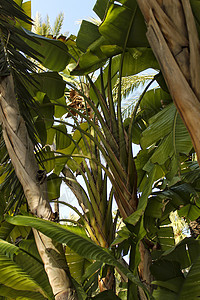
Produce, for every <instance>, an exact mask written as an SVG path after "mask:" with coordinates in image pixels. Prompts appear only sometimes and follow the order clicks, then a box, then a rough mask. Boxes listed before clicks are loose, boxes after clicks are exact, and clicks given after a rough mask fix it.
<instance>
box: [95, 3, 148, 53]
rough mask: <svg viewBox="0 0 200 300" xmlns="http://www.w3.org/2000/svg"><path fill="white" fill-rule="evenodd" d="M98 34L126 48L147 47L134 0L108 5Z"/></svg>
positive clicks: (142, 23)
mask: <svg viewBox="0 0 200 300" xmlns="http://www.w3.org/2000/svg"><path fill="white" fill-rule="evenodd" d="M117 2H118V3H117ZM120 3H121V4H120ZM99 32H100V33H101V35H102V36H104V37H105V38H106V39H108V40H109V41H111V43H112V44H116V45H118V46H122V47H123V46H124V44H125V43H126V38H127V33H129V35H128V40H127V47H129V48H133V47H148V45H149V44H148V41H147V38H146V26H145V23H144V18H143V16H142V14H141V12H140V9H139V7H138V5H137V2H136V1H135V0H133V1H115V3H114V4H112V5H110V7H109V9H108V12H107V14H106V17H105V19H104V21H103V22H102V24H101V25H100V27H99Z"/></svg>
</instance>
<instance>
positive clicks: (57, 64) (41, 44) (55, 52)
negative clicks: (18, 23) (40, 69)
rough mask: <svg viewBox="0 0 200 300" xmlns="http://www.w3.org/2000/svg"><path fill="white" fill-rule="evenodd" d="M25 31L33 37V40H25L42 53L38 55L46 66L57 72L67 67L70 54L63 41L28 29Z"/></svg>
mask: <svg viewBox="0 0 200 300" xmlns="http://www.w3.org/2000/svg"><path fill="white" fill-rule="evenodd" d="M24 31H25V32H26V34H27V35H28V37H31V38H33V41H32V40H30V39H28V38H25V42H26V43H27V44H28V45H29V46H30V47H31V48H32V49H34V50H36V51H37V52H38V53H39V54H40V55H37V57H38V59H39V61H41V63H42V64H43V66H44V67H46V68H48V69H50V70H53V71H57V72H59V71H62V70H64V69H65V67H66V65H67V64H68V63H69V61H70V56H69V54H68V48H67V46H66V45H65V44H64V43H63V42H61V41H58V40H53V39H49V38H46V37H43V36H41V35H37V34H35V33H33V32H31V31H29V30H26V29H24ZM34 41H35V42H34Z"/></svg>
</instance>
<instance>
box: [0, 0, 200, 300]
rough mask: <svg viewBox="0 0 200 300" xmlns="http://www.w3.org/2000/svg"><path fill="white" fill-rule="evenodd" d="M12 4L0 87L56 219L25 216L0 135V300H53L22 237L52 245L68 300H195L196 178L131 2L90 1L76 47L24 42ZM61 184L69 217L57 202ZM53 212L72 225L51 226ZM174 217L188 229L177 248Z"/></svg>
mask: <svg viewBox="0 0 200 300" xmlns="http://www.w3.org/2000/svg"><path fill="white" fill-rule="evenodd" d="M21 2H23V1H15V2H14V1H12V0H7V1H2V6H1V7H0V38H1V57H0V66H1V68H0V69H1V78H3V77H5V76H8V75H9V74H11V75H12V77H13V79H14V84H15V93H16V99H17V101H18V104H19V108H20V113H21V115H22V117H23V119H24V121H25V123H26V127H27V129H28V132H29V136H30V138H31V141H32V143H33V145H34V155H35V157H36V159H37V162H38V165H39V168H40V170H41V173H39V174H46V175H45V177H44V179H45V180H46V182H47V190H48V199H49V201H50V202H51V203H52V206H53V205H54V207H55V208H56V209H55V211H54V215H53V217H52V218H51V221H49V220H43V219H42V218H36V217H34V216H33V215H32V214H30V209H29V207H28V203H27V199H26V197H25V195H24V191H23V188H22V186H21V183H20V178H18V177H17V176H16V173H17V172H16V170H15V169H14V168H13V166H12V161H11V159H10V157H9V155H8V152H7V149H6V147H5V143H4V139H3V135H2V132H1V136H0V138H1V144H0V147H1V152H0V159H1V163H0V175H1V176H0V195H1V201H0V221H1V223H0V299H54V296H55V295H53V293H52V288H51V285H50V283H49V280H48V277H47V275H46V273H45V270H44V266H43V262H42V260H41V258H40V256H39V253H38V250H37V247H36V243H35V240H34V235H33V231H32V229H33V228H35V229H36V230H38V231H39V232H41V233H43V234H45V235H46V236H48V237H50V238H51V239H52V240H54V241H56V242H58V243H60V244H63V246H64V249H65V255H66V259H67V264H68V267H69V270H70V273H71V277H72V281H73V284H74V286H75V288H76V291H77V294H78V299H97V300H98V299H99V300H101V299H108V300H109V299H111V298H112V299H129V300H132V299H159V300H160V299H167V298H168V299H186V298H189V299H196V298H198V297H199V296H200V288H199V285H197V282H198V281H199V280H200V272H199V269H200V268H199V264H200V255H199V253H200V252H199V249H200V243H199V239H198V237H199V232H198V228H197V227H198V223H197V221H198V220H197V219H198V217H199V215H200V198H199V196H200V194H199V193H200V170H199V166H198V163H197V160H196V154H195V150H194V148H193V144H192V142H191V138H190V135H189V133H188V131H187V129H186V127H185V125H184V123H183V121H182V119H181V116H180V115H179V113H178V111H177V109H176V106H175V105H174V103H173V100H172V97H171V95H170V93H169V91H168V88H167V86H166V83H165V80H164V77H163V75H162V72H161V71H160V66H159V63H158V61H157V59H156V58H155V56H154V54H153V51H152V50H151V48H150V46H149V43H148V40H147V38H146V34H145V33H146V25H145V22H144V18H143V16H142V14H141V12H140V10H139V7H138V5H137V2H136V1H128V0H127V1H114V2H113V1H107V0H97V2H96V4H95V6H94V8H93V10H94V11H95V13H96V14H97V16H98V17H99V18H100V19H101V22H100V25H96V24H94V23H92V22H89V21H83V22H82V24H81V27H80V30H79V33H78V36H77V37H75V36H69V37H65V36H63V35H60V36H57V34H56V36H53V35H49V36H48V37H46V36H42V35H37V34H36V33H33V32H31V31H30V30H31V19H30V5H31V3H30V1H27V2H25V3H21ZM197 2H198V1H196V2H195V1H191V5H192V9H193V11H194V15H195V18H196V21H197V22H198V21H199V16H198V14H197V11H198V10H199V9H200V6H199V3H197ZM22 9H23V10H24V11H23V10H22ZM198 29H199V28H198ZM149 68H151V69H154V70H155V71H156V72H154V74H156V75H151V74H152V73H150V72H151V71H149V74H150V75H149V74H148V76H149V77H148V76H147V77H146V78H145V79H146V80H145V83H144V82H143V84H142V88H141V89H142V92H140V96H139V97H136V98H134V99H135V100H134V102H131V101H132V100H131V98H130V99H129V102H130V103H129V104H130V105H131V108H132V109H131V110H129V113H128V115H127V114H123V107H124V106H123V103H124V99H125V96H126V95H127V94H126V92H127V91H131V93H132V94H133V95H134V93H135V91H136V90H135V89H133V85H134V83H133V84H132V85H131V87H130V85H129V84H127V82H128V81H130V82H134V80H133V79H134V78H136V82H137V77H134V76H135V75H137V74H139V73H140V72H142V71H145V70H147V69H149ZM141 78H142V79H143V78H144V77H141ZM126 85H127V89H126ZM144 85H145V86H144ZM141 89H140V90H141ZM0 103H1V102H0ZM136 145H139V149H140V150H139V152H138V153H136V151H135V149H136ZM43 171H44V172H43ZM15 172H16V173H15ZM80 178H81V179H80ZM41 182H42V180H41V179H40V183H41ZM42 183H43V182H42ZM61 184H65V185H66V188H70V189H71V191H72V192H73V193H74V195H75V196H76V198H77V200H78V204H79V206H78V207H74V206H72V205H70V204H68V203H63V202H61V201H59V197H60V187H61ZM59 203H62V204H64V205H66V206H68V207H70V208H71V209H72V210H74V212H75V213H76V215H77V219H76V220H74V219H72V220H67V221H68V222H67V223H66V222H60V220H59V209H58V207H59V205H56V204H59ZM114 203H116V204H117V212H114V211H113V206H114ZM174 211H177V212H178V215H179V216H180V217H181V218H184V220H185V223H184V224H186V223H187V224H189V225H190V224H191V228H190V230H191V234H190V236H188V237H186V238H184V239H183V240H181V241H180V242H179V243H178V244H176V243H175V236H174V231H173V227H172V224H171V220H170V214H171V212H174ZM196 220H197V221H196ZM56 222H57V223H58V224H56ZM119 222H120V223H121V225H120V226H118V225H119ZM191 222H192V223H191ZM118 227H119V228H118ZM194 228H195V230H196V231H195V236H194V235H193V233H194ZM191 235H192V236H191ZM127 254H128V263H127V262H126V260H125V259H124V257H125V256H126V255H127Z"/></svg>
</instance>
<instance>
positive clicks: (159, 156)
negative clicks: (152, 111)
mask: <svg viewBox="0 0 200 300" xmlns="http://www.w3.org/2000/svg"><path fill="white" fill-rule="evenodd" d="M140 143H141V146H142V148H147V147H149V146H153V148H152V149H153V150H154V151H153V152H152V156H151V158H150V160H149V161H148V162H147V164H146V165H145V166H144V168H143V169H144V170H148V169H149V168H150V167H151V165H152V164H155V163H157V164H159V165H161V166H162V165H164V164H165V163H167V162H168V165H167V169H166V170H165V171H164V173H167V178H168V179H169V180H172V179H173V177H174V176H175V175H176V173H177V170H178V169H179V168H180V160H179V155H181V154H184V155H188V154H189V152H190V151H191V149H192V142H191V138H190V135H189V133H188V131H187V129H186V127H185V125H184V124H183V121H182V119H181V117H180V115H179V114H178V112H177V110H176V107H175V106H174V104H170V105H168V106H167V107H166V108H164V109H163V110H161V111H160V112H158V113H157V114H156V115H154V116H153V117H152V118H151V119H150V120H149V126H148V127H147V129H145V130H144V131H143V132H142V138H141V140H140ZM169 159H170V160H169ZM162 176H164V174H163V175H162ZM162 176H161V177H162Z"/></svg>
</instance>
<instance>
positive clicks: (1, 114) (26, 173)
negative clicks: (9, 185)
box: [0, 75, 77, 300]
mask: <svg viewBox="0 0 200 300" xmlns="http://www.w3.org/2000/svg"><path fill="white" fill-rule="evenodd" d="M0 123H1V125H2V131H3V137H4V140H5V144H6V147H7V150H8V153H9V156H10V159H11V161H12V164H13V166H14V169H15V172H16V175H17V177H18V179H19V181H20V182H21V184H22V186H23V189H24V194H25V196H26V199H27V201H28V205H29V209H30V211H31V213H33V214H34V215H35V216H38V217H40V218H43V219H46V220H51V216H52V210H51V207H50V204H49V201H48V198H47V186H46V180H41V171H39V168H38V165H37V162H36V160H35V157H34V148H33V144H32V142H31V140H30V138H29V136H28V132H27V129H26V125H25V122H24V120H23V118H22V117H21V115H20V112H19V108H18V103H17V100H16V96H15V92H14V84H13V79H12V76H11V75H10V76H7V77H1V78H0ZM42 175H44V174H42ZM34 236H35V240H36V244H37V248H38V251H39V254H40V256H41V258H42V260H43V263H44V268H45V270H46V273H47V276H48V278H49V282H50V284H51V287H52V290H53V294H54V296H55V299H56V300H64V299H65V300H66V299H70V300H72V299H73V300H75V299H77V296H76V293H75V290H74V288H73V287H72V284H71V280H70V277H69V276H68V275H67V273H68V274H69V271H68V269H67V264H66V261H65V256H64V252H63V248H62V246H61V245H57V244H55V243H54V242H53V241H52V240H51V239H50V238H48V237H46V236H45V235H43V234H41V233H40V232H38V231H36V230H34Z"/></svg>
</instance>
